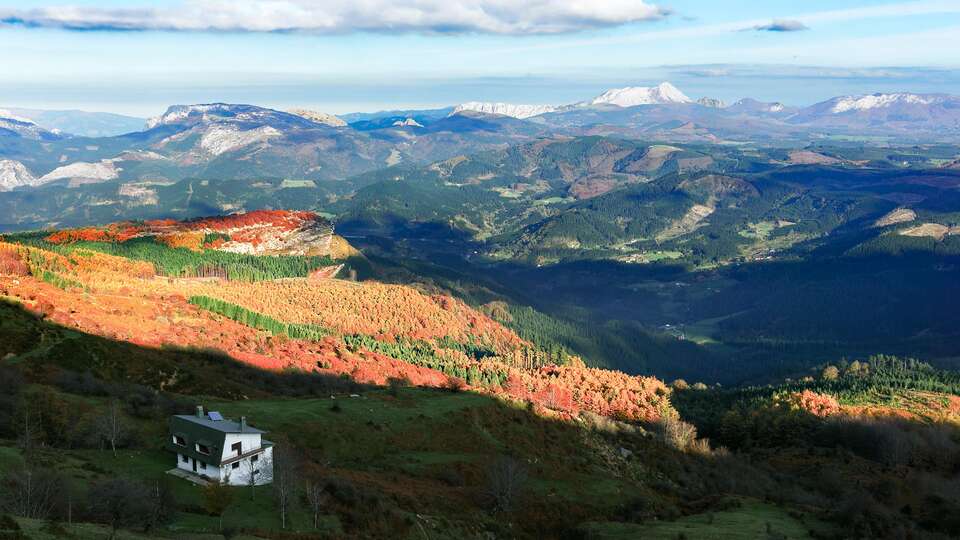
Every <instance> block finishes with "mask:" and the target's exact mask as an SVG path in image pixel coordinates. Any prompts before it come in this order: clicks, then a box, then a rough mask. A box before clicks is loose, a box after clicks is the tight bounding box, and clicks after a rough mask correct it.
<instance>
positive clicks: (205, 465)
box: [198, 461, 207, 471]
mask: <svg viewBox="0 0 960 540" xmlns="http://www.w3.org/2000/svg"><path fill="white" fill-rule="evenodd" d="M198 463H200V470H201V471H205V470H207V464H206V463H204V462H202V461H200V462H198Z"/></svg>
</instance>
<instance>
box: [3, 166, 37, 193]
mask: <svg viewBox="0 0 960 540" xmlns="http://www.w3.org/2000/svg"><path fill="white" fill-rule="evenodd" d="M41 183H43V182H41V181H40V180H39V179H38V178H37V177H35V176H33V174H31V173H30V171H29V170H28V169H27V168H26V167H25V166H24V165H23V163H20V162H19V161H14V160H12V159H0V191H10V190H12V189H14V188H18V187H22V186H36V185H40V184H41Z"/></svg>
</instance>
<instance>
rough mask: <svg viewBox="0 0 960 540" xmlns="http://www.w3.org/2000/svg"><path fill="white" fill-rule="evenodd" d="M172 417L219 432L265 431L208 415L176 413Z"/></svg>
mask: <svg viewBox="0 0 960 540" xmlns="http://www.w3.org/2000/svg"><path fill="white" fill-rule="evenodd" d="M174 418H179V419H181V420H185V421H187V422H191V423H193V424H196V425H198V426H203V427H205V428H207V429H212V430H214V431H219V432H221V433H266V431H262V430H259V429H257V428H255V427H250V426H249V425H247V426H245V427H244V428H243V429H240V422H234V421H233V420H228V419H226V418H224V419H223V420H211V419H210V417H209V416H203V417H200V416H196V415H193V414H177V415H174Z"/></svg>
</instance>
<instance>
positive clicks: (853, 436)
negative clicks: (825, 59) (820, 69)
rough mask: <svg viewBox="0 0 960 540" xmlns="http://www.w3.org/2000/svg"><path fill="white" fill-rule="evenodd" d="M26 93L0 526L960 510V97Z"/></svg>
mask: <svg viewBox="0 0 960 540" xmlns="http://www.w3.org/2000/svg"><path fill="white" fill-rule="evenodd" d="M20 110H21V109H18V111H20ZM22 110H24V111H27V112H29V113H30V114H32V115H33V116H30V117H29V118H27V117H22V116H19V115H16V114H14V113H12V112H10V113H9V114H10V115H12V116H9V117H7V116H4V117H3V119H0V385H2V386H3V388H4V390H5V392H4V393H3V395H2V396H0V485H2V487H3V488H4V490H3V493H2V494H0V537H5V536H9V537H11V538H26V537H29V538H55V537H63V536H72V537H76V538H108V537H116V538H143V539H148V538H196V539H203V540H210V539H212V538H221V537H224V538H232V537H237V538H263V539H267V538H276V539H294V538H296V539H300V538H409V539H414V538H416V539H424V538H428V539H429V538H450V539H453V538H458V539H459V538H531V539H532V538H584V539H586V538H591V539H592V538H603V539H620V538H655V539H656V538H663V539H671V540H674V539H677V538H714V537H723V538H743V539H754V538H791V539H794V538H810V539H824V538H830V539H834V538H835V539H841V538H931V539H940V538H951V537H955V536H956V535H957V534H960V524H958V522H957V520H956V515H958V514H957V510H958V507H957V500H958V497H957V493H956V471H957V467H958V463H957V460H956V459H955V456H956V455H958V445H960V432H958V427H957V426H958V425H960V416H958V415H960V402H958V398H957V396H958V395H960V382H958V376H957V371H956V370H957V369H958V368H960V364H958V361H960V330H958V328H960V325H958V324H957V322H958V321H957V317H956V309H955V308H956V306H955V303H956V302H955V299H956V298H960V275H958V273H960V210H958V209H960V171H958V170H957V168H956V167H955V166H954V164H955V163H956V161H957V159H958V158H960V146H958V140H957V132H956V116H955V111H956V110H960V109H957V100H956V98H953V97H950V96H945V95H939V94H936V95H934V94H906V93H889V94H879V95H853V96H838V97H836V98H832V99H829V100H826V101H822V102H820V103H817V104H814V105H810V106H806V107H797V106H788V105H784V104H782V103H779V102H772V101H771V102H763V101H758V100H752V99H749V98H746V99H742V100H739V101H736V102H733V103H732V104H730V105H726V104H724V103H722V102H721V101H719V100H717V99H713V98H709V97H702V98H700V99H697V100H694V99H692V98H691V97H689V96H688V95H687V94H685V93H683V92H682V91H680V90H679V89H678V88H677V87H675V86H673V85H671V84H669V83H662V84H659V85H656V86H648V87H625V88H612V89H609V90H607V91H605V92H602V93H598V94H597V95H596V96H595V97H592V98H585V99H584V100H581V101H575V102H570V103H557V104H553V105H544V104H540V105H523V104H513V103H502V102H483V101H466V102H463V103H461V104H459V105H454V106H450V107H445V108H435V109H422V110H414V109H411V110H398V111H387V112H383V113H355V114H345V115H339V116H335V115H332V114H328V113H324V112H321V111H316V110H312V109H307V108H301V107H297V108H289V109H288V110H287V109H285V110H280V109H273V108H268V107H261V106H256V105H245V104H230V103H206V104H203V103H201V104H193V105H173V106H170V107H169V108H168V109H167V110H166V112H164V113H163V114H161V115H160V116H157V117H154V118H152V119H150V120H149V121H147V123H146V125H145V126H144V127H143V128H142V129H140V130H139V131H128V132H124V133H120V134H117V133H110V134H108V135H103V136H100V135H98V133H99V132H98V131H97V130H100V129H106V130H110V129H121V128H120V127H115V126H127V125H129V122H130V120H129V119H124V118H112V117H98V116H83V115H70V116H69V117H61V116H56V115H53V114H52V113H51V114H49V115H41V114H39V113H38V112H37V111H34V110H29V111H28V110H26V109H22ZM4 114H8V113H7V112H2V113H0V116H2V115H4ZM34 119H36V120H34ZM45 119H46V120H45ZM51 119H52V120H51ZM54 120H56V121H58V122H60V121H63V122H69V123H68V124H64V125H75V126H78V128H82V129H84V130H92V131H91V132H90V133H81V134H71V133H65V132H63V131H61V130H58V129H56V128H48V127H47V126H46V125H41V124H42V123H44V122H47V121H54ZM38 122H39V123H38ZM49 125H51V126H52V124H49ZM198 406H199V407H203V410H204V411H210V412H208V413H207V416H203V415H204V413H203V412H199V413H196V412H194V411H196V410H197V407H198ZM214 413H219V414H220V417H221V418H227V419H230V420H233V419H240V420H239V421H238V423H237V425H240V426H248V424H247V422H249V426H250V427H255V428H256V429H257V430H263V431H266V432H267V434H266V436H267V437H269V442H270V445H271V446H270V448H272V450H271V452H276V457H275V459H274V461H272V462H270V466H271V469H270V471H271V472H270V474H271V475H272V477H271V479H270V480H271V481H270V482H269V485H263V486H258V487H251V486H226V485H220V484H213V485H212V487H211V486H206V487H204V486H203V485H202V484H203V483H205V482H207V479H204V478H203V476H202V475H201V471H196V473H197V474H195V475H193V476H191V472H190V470H189V467H187V468H186V469H184V468H183V467H181V469H180V471H181V472H182V471H184V470H186V471H187V472H186V473H182V474H186V475H187V477H188V478H191V479H193V480H202V482H201V481H198V482H195V483H193V482H188V481H186V480H184V479H183V478H180V477H175V476H173V475H170V474H167V472H168V471H169V470H170V469H171V468H172V467H174V466H175V465H177V463H179V461H178V459H180V458H179V457H178V456H179V452H181V451H182V450H177V452H178V454H177V456H175V455H174V454H173V453H171V452H170V449H171V446H170V444H169V439H170V438H171V433H168V423H169V422H170V418H171V416H173V415H186V416H189V415H191V414H193V415H194V416H196V417H198V418H200V419H201V420H199V422H201V423H207V422H208V421H209V422H219V421H220V420H216V417H215V416H214ZM198 414H199V416H197V415H198ZM215 425H216V424H215ZM222 425H225V424H222ZM240 429H241V433H242V429H244V428H243V427H241V428H240ZM258 433H259V431H258ZM172 435H173V443H172V444H173V445H177V444H179V443H177V442H176V441H177V440H178V439H177V437H183V436H184V435H183V434H178V433H172ZM165 441H166V442H165ZM208 443H210V441H207V440H206V439H203V440H202V441H197V444H201V445H202V446H204V447H207V448H208V449H209V446H210V444H208ZM181 446H184V445H181ZM199 448H200V446H197V450H196V451H197V452H200V453H201V454H202V452H201V451H200V450H199ZM191 451H192V450H191ZM238 454H239V451H238ZM186 455H187V454H186V453H184V454H183V456H184V457H186ZM264 455H266V454H264ZM194 459H195V461H194V466H196V457H194ZM201 459H202V455H201ZM231 459H232V458H231ZM251 463H252V461H251ZM204 470H206V469H204ZM264 470H266V469H264ZM291 471H296V474H294V473H293V472H291ZM252 474H253V473H251V476H252ZM228 478H229V477H228ZM198 484H200V485H198ZM27 498H29V499H30V500H32V501H34V503H33V504H32V505H25V504H24V501H25V500H26V499H27ZM131 501H139V502H137V503H136V504H134V503H133V502H131ZM4 535H5V536H4Z"/></svg>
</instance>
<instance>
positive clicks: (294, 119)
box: [147, 103, 316, 129]
mask: <svg viewBox="0 0 960 540" xmlns="http://www.w3.org/2000/svg"><path fill="white" fill-rule="evenodd" d="M213 123H229V124H239V125H244V126H246V127H255V126H262V125H272V126H274V127H278V128H279V127H281V126H283V127H285V126H290V127H311V126H313V127H315V124H316V122H315V121H313V120H309V119H307V118H304V117H303V116H299V115H296V114H291V113H286V112H283V111H277V110H274V109H268V108H265V107H257V106H256V105H235V104H231V103H203V104H198V105H172V106H170V107H169V108H167V111H166V112H165V113H163V114H162V115H160V116H155V117H153V118H151V119H149V120H147V129H153V128H156V127H159V126H193V125H197V124H213Z"/></svg>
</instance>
